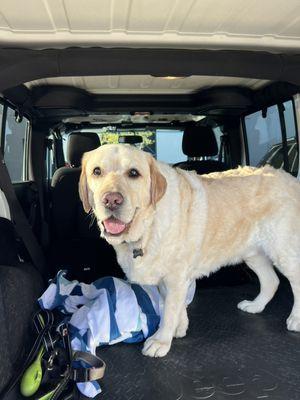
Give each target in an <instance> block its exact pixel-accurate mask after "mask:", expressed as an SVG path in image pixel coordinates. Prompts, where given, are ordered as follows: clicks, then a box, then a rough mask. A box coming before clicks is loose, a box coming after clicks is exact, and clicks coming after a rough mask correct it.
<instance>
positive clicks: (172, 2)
mask: <svg viewBox="0 0 300 400" xmlns="http://www.w3.org/2000/svg"><path fill="white" fill-rule="evenodd" d="M299 19H300V1H299V0H288V1H284V0H248V1H246V0H26V1H20V0H1V2H0V44H1V45H5V46H7V45H9V46H11V45H14V46H24V47H31V48H45V47H57V48H63V47H68V46H104V47H105V46H106V47H113V46H123V47H174V48H211V49H218V48H219V49H220V48H227V49H237V48H238V49H266V50H269V51H274V52H279V51H282V50H284V51H286V52H287V51H295V50H299V49H300V21H299Z"/></svg>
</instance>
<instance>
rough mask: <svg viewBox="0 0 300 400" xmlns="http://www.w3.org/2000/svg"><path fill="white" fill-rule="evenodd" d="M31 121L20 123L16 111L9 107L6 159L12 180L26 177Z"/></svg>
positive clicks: (17, 180) (5, 146) (5, 148)
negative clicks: (26, 158)
mask: <svg viewBox="0 0 300 400" xmlns="http://www.w3.org/2000/svg"><path fill="white" fill-rule="evenodd" d="M28 128H29V121H28V119H26V118H23V120H22V121H21V122H20V123H18V122H16V119H15V111H14V110H13V109H11V108H9V107H8V108H7V115H6V123H5V139H4V159H5V163H6V166H7V169H8V172H9V175H10V178H11V180H12V182H22V181H24V180H25V179H26V177H25V151H26V139H27V132H28Z"/></svg>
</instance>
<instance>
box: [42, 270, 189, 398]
mask: <svg viewBox="0 0 300 400" xmlns="http://www.w3.org/2000/svg"><path fill="white" fill-rule="evenodd" d="M65 275H66V271H59V272H58V274H57V276H56V278H55V279H53V280H52V281H51V282H50V285H49V287H48V289H47V290H46V291H45V292H44V294H43V295H42V296H41V297H40V298H39V300H38V301H39V304H40V306H41V308H43V309H48V310H53V309H58V310H60V311H61V312H62V313H63V314H64V315H65V316H66V319H67V320H68V322H69V331H70V336H71V346H72V349H73V350H74V351H77V350H80V351H87V352H90V353H92V354H96V348H97V347H99V346H102V345H112V344H114V343H119V342H122V341H123V342H126V343H137V342H141V341H143V340H145V339H146V338H147V337H148V336H151V335H153V333H154V332H155V331H156V330H157V328H158V326H159V322H160V314H161V310H162V308H163V298H162V295H161V294H160V292H159V289H158V288H157V287H155V286H139V285H136V284H131V283H130V282H128V281H125V280H122V279H118V278H113V277H105V278H102V279H98V280H97V281H95V282H93V283H91V284H89V285H88V284H85V283H79V282H78V281H69V280H67V279H66V278H65ZM194 291H195V283H194V282H193V284H192V285H191V287H190V291H189V296H188V298H189V299H190V300H189V302H190V301H191V299H192V298H193V295H194ZM77 387H78V389H79V390H80V392H81V393H83V394H84V395H85V396H87V397H91V398H93V397H95V396H96V395H97V394H99V393H100V392H101V388H100V385H99V383H98V382H96V381H94V382H86V383H78V384H77Z"/></svg>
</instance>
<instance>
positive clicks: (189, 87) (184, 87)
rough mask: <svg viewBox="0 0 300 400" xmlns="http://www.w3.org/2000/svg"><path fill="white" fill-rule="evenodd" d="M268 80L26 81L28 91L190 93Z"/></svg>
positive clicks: (126, 77)
mask: <svg viewBox="0 0 300 400" xmlns="http://www.w3.org/2000/svg"><path fill="white" fill-rule="evenodd" d="M268 82H269V81H267V80H262V79H261V80H260V79H248V78H235V77H223V76H197V75H193V76H187V77H173V76H167V77H155V76H151V75H114V76H112V75H110V76H81V77H57V78H45V79H38V80H35V81H31V82H26V83H25V85H26V87H28V88H29V89H31V88H33V87H36V86H41V85H43V86H48V85H49V86H55V85H63V86H71V87H77V88H80V89H83V90H86V91H87V92H89V93H93V94H128V93H130V94H150V95H152V94H188V93H192V92H195V91H198V90H202V89H207V88H212V87H216V86H217V87H221V86H240V87H246V88H250V89H254V90H255V89H258V88H261V87H263V86H265V85H266V84H267V83H268Z"/></svg>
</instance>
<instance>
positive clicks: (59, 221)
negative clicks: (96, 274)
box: [51, 132, 100, 240]
mask: <svg viewBox="0 0 300 400" xmlns="http://www.w3.org/2000/svg"><path fill="white" fill-rule="evenodd" d="M99 146H100V139H99V136H98V135H97V133H94V132H73V133H71V134H70V135H69V137H68V143H67V162H68V164H69V165H70V166H69V167H62V168H59V169H58V170H57V171H55V173H54V175H53V178H52V182H51V186H52V215H51V226H52V234H53V235H54V237H55V238H57V239H61V240H63V239H66V238H68V239H70V238H72V237H85V236H86V237H90V235H92V236H94V235H93V233H91V230H90V229H89V220H88V218H87V216H86V214H85V213H84V211H83V209H82V205H81V202H80V199H79V194H78V183H79V177H80V173H81V167H80V166H81V159H82V156H83V154H84V153H85V152H87V151H91V150H94V149H96V148H97V147H99Z"/></svg>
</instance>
